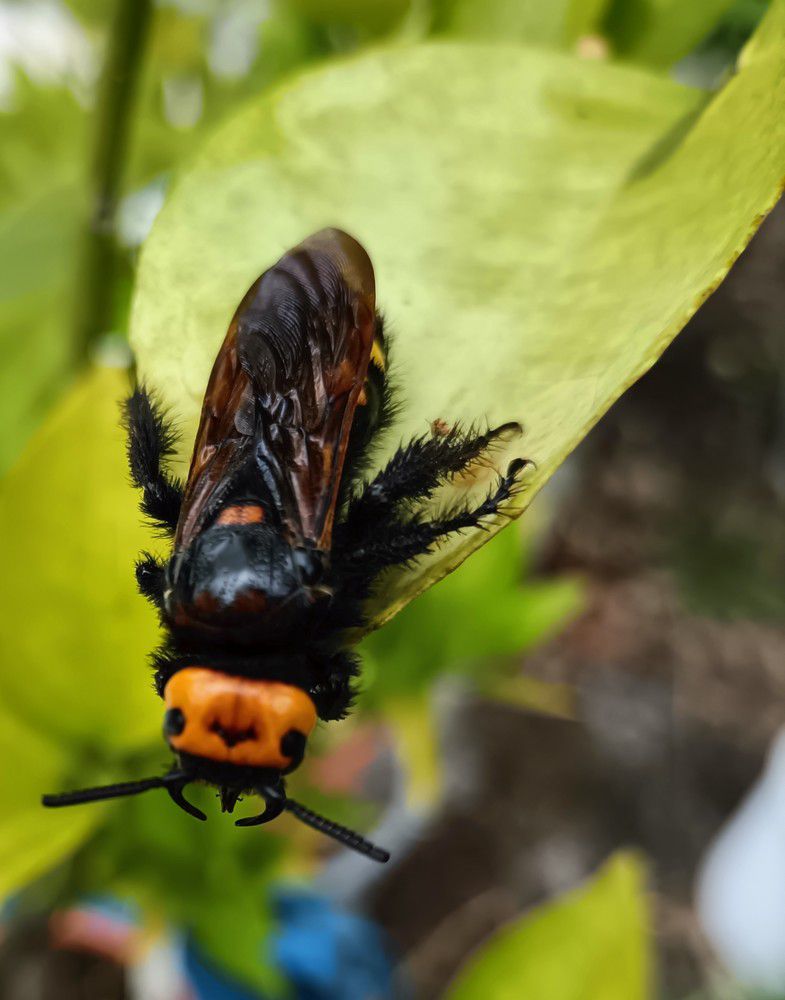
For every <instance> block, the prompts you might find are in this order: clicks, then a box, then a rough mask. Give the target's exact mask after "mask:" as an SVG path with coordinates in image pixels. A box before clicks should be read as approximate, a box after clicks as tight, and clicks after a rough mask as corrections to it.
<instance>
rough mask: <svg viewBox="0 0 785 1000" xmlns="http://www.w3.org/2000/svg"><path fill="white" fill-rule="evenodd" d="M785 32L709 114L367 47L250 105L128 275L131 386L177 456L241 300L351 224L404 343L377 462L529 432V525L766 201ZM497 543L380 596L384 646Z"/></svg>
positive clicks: (673, 97)
mask: <svg viewBox="0 0 785 1000" xmlns="http://www.w3.org/2000/svg"><path fill="white" fill-rule="evenodd" d="M781 11H782V2H778V3H776V4H775V7H774V8H773V9H772V16H770V17H769V18H767V19H766V21H765V22H764V24H763V25H762V27H761V28H760V39H759V41H758V44H757V45H756V46H752V47H750V48H749V49H748V52H747V54H746V55H745V59H744V61H743V64H742V67H741V69H740V71H739V72H738V73H737V75H736V76H735V77H734V78H733V79H732V80H730V81H729V83H728V85H727V86H726V87H725V88H724V89H723V91H722V92H721V93H719V94H718V95H717V96H716V97H715V98H714V99H713V100H712V101H711V103H709V104H708V105H705V97H704V96H703V95H701V94H698V93H696V92H694V91H692V90H690V89H688V88H684V87H680V86H678V85H677V84H675V83H673V82H671V81H669V80H667V79H663V78H660V77H658V76H654V75H650V74H648V73H645V72H642V71H637V70H635V69H632V68H628V67H623V66H619V65H606V64H601V63H593V62H587V61H582V60H580V59H577V58H573V57H570V56H567V55H563V54H559V53H557V52H551V51H546V50H537V49H533V48H523V47H517V46H501V45H497V46H485V45H468V44H447V43H445V44H423V45H413V46H411V47H397V48H394V49H393V48H391V49H379V50H377V51H374V52H372V53H369V54H366V55H363V56H360V57H358V58H355V59H352V60H348V61H345V62H343V63H334V64H331V65H329V66H327V67H324V68H321V69H318V70H314V71H312V72H309V73H305V74H303V75H301V76H299V77H297V78H296V79H294V80H292V81H290V82H289V83H288V84H287V85H286V86H285V87H283V88H281V89H278V90H276V91H274V92H272V93H270V94H267V95H264V96H262V97H261V98H260V99H258V100H257V101H255V102H254V103H252V104H251V105H250V106H249V107H248V108H247V109H245V110H244V111H243V112H242V113H240V114H239V115H237V116H236V117H235V118H233V119H232V120H231V121H230V122H228V123H227V124H226V125H225V126H224V127H222V128H221V129H219V130H218V132H217V133H216V134H215V135H214V136H213V138H212V139H211V140H210V141H209V142H208V143H207V145H206V146H205V147H204V149H203V151H202V154H201V155H200V156H199V157H198V158H197V159H196V161H195V162H194V163H193V164H192V165H191V167H190V169H188V170H187V171H186V172H185V173H184V174H183V176H181V178H180V180H179V183H178V184H177V185H176V188H175V190H174V192H173V195H172V196H171V198H170V200H169V202H168V204H167V205H166V206H165V208H164V210H163V212H162V213H161V215H160V216H159V218H158V221H157V223H156V225H155V227H154V229H153V232H152V234H151V237H150V239H149V240H148V243H147V245H146V247H145V249H144V252H143V255H142V259H141V262H140V268H139V274H138V280H137V287H136V294H135V300H134V306H133V312H132V339H133V343H134V346H135V349H136V351H137V356H138V362H139V368H140V371H141V373H142V374H143V376H144V377H145V378H146V379H147V380H148V381H150V382H151V383H152V384H153V385H154V386H155V387H156V388H158V389H159V390H160V391H161V393H162V394H163V396H164V398H165V399H166V401H167V402H168V403H169V404H170V405H171V406H172V407H173V408H174V409H175V410H176V411H177V412H178V413H179V415H180V416H181V417H182V418H183V419H184V423H185V426H187V427H188V428H189V431H190V434H187V435H186V438H185V444H186V447H188V446H189V445H190V440H191V436H190V435H192V434H193V430H194V427H195V422H196V417H197V413H198V410H199V406H200V401H201V397H202V394H203V391H204V387H205V384H206V380H207V376H208V374H209V371H210V367H211V365H212V362H213V359H214V356H215V353H216V351H217V349H218V346H219V345H220V343H221V340H222V338H223V335H224V332H225V330H226V327H227V324H228V321H229V318H230V316H231V314H232V312H233V310H234V308H235V306H236V304H237V302H238V301H239V300H240V298H241V297H242V295H243V294H244V292H245V290H246V288H247V287H248V285H249V284H250V283H251V281H252V280H253V279H254V278H255V276H256V275H257V274H258V273H259V272H260V271H261V270H263V269H264V268H265V267H267V266H268V265H270V264H271V263H272V262H273V261H274V260H275V259H276V258H277V257H278V256H279V255H280V253H282V252H283V251H284V250H286V249H287V248H288V247H289V246H291V245H293V244H295V243H297V242H298V241H299V240H301V239H302V238H303V237H304V236H305V235H307V234H308V233H309V232H312V231H314V230H316V229H318V228H320V227H322V226H324V225H339V226H342V227H344V228H346V229H348V230H349V231H350V232H353V233H354V234H355V235H356V236H357V237H358V238H359V239H360V240H361V241H362V242H363V243H364V244H365V245H366V246H367V248H368V250H369V252H370V254H371V257H372V259H373V260H374V262H375V265H376V270H377V278H378V294H379V302H380V305H381V306H382V308H383V309H384V310H385V312H386V315H387V317H388V319H389V323H390V329H391V330H392V332H393V336H394V338H395V348H394V351H395V357H396V361H397V372H398V377H399V381H400V384H401V387H402V393H401V395H402V401H403V404H404V405H403V410H402V415H401V418H400V420H399V422H398V425H397V427H396V428H395V432H394V435H393V436H392V439H391V440H390V441H388V444H390V443H392V440H394V439H398V438H400V437H403V438H406V437H408V436H409V435H411V434H413V433H419V432H422V430H423V429H424V428H426V427H427V426H428V423H429V422H430V421H432V420H434V419H435V418H440V419H443V420H446V421H448V422H452V421H454V420H459V419H462V420H475V419H478V418H483V417H487V418H488V420H490V421H491V422H492V423H495V422H500V421H506V420H511V419H515V418H517V419H520V420H521V421H522V422H523V424H524V425H525V427H526V429H527V433H526V436H525V437H524V438H523V440H521V441H516V442H514V443H513V444H511V445H510V446H509V448H508V449H507V451H506V452H505V453H503V454H500V455H499V465H500V466H504V464H505V463H506V462H507V461H508V460H509V459H510V458H511V457H513V456H514V455H518V454H521V453H522V454H524V455H526V456H528V457H530V458H533V459H535V460H536V463H537V467H536V471H535V472H534V474H533V476H532V477H531V479H530V483H529V488H528V490H527V491H526V493H525V494H524V495H523V496H522V498H521V499H520V500H519V501H518V505H517V511H520V510H521V509H523V507H525V505H526V504H527V503H528V502H529V501H530V500H531V498H532V497H533V496H534V494H535V493H536V491H537V490H538V489H539V488H540V487H541V486H542V485H543V484H544V483H545V482H546V480H547V479H548V478H549V476H550V475H551V474H552V473H553V471H554V470H555V469H556V468H557V466H558V465H559V464H560V463H561V462H562V461H563V459H564V458H565V456H566V455H567V454H569V452H570V451H571V449H572V448H574V447H575V445H576V444H577V443H578V441H580V439H581V438H582V437H583V436H584V435H585V434H586V432H587V431H588V430H589V428H590V427H591V426H592V425H593V424H594V423H595V421H596V420H597V419H598V418H599V417H600V416H601V415H602V414H603V413H604V412H605V411H606V410H607V408H608V407H609V406H610V405H611V403H612V402H613V401H614V400H615V399H616V398H617V397H618V396H619V395H620V394H621V393H622V392H623V391H624V389H625V388H626V387H627V386H629V385H630V384H631V382H633V381H634V380H635V379H636V378H638V377H639V376H640V375H641V374H642V373H643V372H644V371H645V370H646V369H647V368H648V367H649V366H650V365H651V364H652V363H653V362H654V361H655V360H656V359H657V357H658V356H659V354H660V353H661V352H662V351H663V350H664V348H665V347H666V346H667V344H668V343H669V342H670V340H671V339H672V338H673V337H674V336H675V335H676V334H677V333H678V331H679V330H680V329H681V328H682V327H683V326H684V324H685V323H686V321H687V320H688V318H689V317H690V315H691V314H692V313H693V312H694V311H695V309H696V308H697V307H698V305H699V304H700V303H701V302H702V301H703V299H704V298H705V297H706V296H707V295H708V294H710V292H711V291H712V290H713V289H714V288H715V287H716V285H717V284H718V283H719V281H721V280H722V278H723V276H724V275H725V274H726V272H727V270H728V268H729V267H730V265H731V264H732V262H733V261H734V260H735V258H736V256H737V255H738V254H739V253H740V251H741V250H742V249H743V247H744V246H745V245H746V243H747V241H748V240H749V238H750V236H751V235H752V233H753V232H754V230H755V228H756V226H757V225H758V223H759V222H760V221H761V219H762V218H763V216H764V215H765V213H766V212H767V211H768V210H769V209H770V208H771V206H772V205H773V204H774V202H775V200H776V198H777V197H778V194H779V192H780V188H781V184H782V180H783V177H785V32H783V30H782V23H781ZM777 12H779V14H778V16H774V15H775V14H777ZM778 17H779V20H778ZM764 40H765V43H764ZM483 485H484V486H485V487H486V488H487V481H486V483H485V484H482V483H481V484H480V488H483ZM442 499H444V498H442ZM487 537H488V534H487V533H483V532H476V533H473V534H467V535H465V536H464V537H463V538H462V539H460V540H458V541H456V542H455V543H454V544H452V545H446V546H444V547H443V548H442V549H441V550H440V551H439V552H438V553H437V554H436V555H435V556H434V557H432V558H431V559H428V560H423V561H422V562H421V563H420V564H419V565H418V567H417V568H416V570H415V571H413V572H403V573H400V574H397V575H396V574H390V575H389V576H388V577H387V578H386V581H385V585H384V587H383V588H382V590H381V591H380V594H379V598H378V602H377V606H376V608H375V620H376V623H380V622H382V621H384V620H385V619H386V618H387V617H389V616H390V615H392V614H394V613H395V612H396V611H397V610H399V609H400V608H401V607H403V605H404V604H406V603H407V602H408V601H409V600H410V599H411V598H412V597H413V596H415V595H416V594H417V593H419V592H420V591H422V590H423V589H425V588H426V587H427V586H429V585H430V584H431V583H433V582H435V581H436V580H438V579H440V578H441V577H442V576H444V575H445V574H446V573H447V572H449V571H450V570H451V569H453V568H454V567H455V566H457V565H458V564H459V563H460V562H461V561H462V560H463V559H464V558H465V557H466V556H467V555H468V554H469V553H470V552H471V551H472V550H473V549H475V548H476V547H477V546H479V545H480V544H482V542H483V541H484V540H486V539H487Z"/></svg>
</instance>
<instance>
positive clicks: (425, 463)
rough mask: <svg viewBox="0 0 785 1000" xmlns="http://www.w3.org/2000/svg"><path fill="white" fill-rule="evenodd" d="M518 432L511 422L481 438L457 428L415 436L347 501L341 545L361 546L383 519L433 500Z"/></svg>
mask: <svg viewBox="0 0 785 1000" xmlns="http://www.w3.org/2000/svg"><path fill="white" fill-rule="evenodd" d="M520 431H521V427H520V424H518V423H514V422H512V423H507V424H502V425H501V426H499V427H494V428H492V429H491V430H488V431H485V432H484V433H482V434H478V433H474V432H472V431H471V429H469V430H463V429H462V428H460V427H454V428H452V429H451V430H448V431H447V432H446V433H443V434H437V433H435V434H432V435H423V436H421V437H417V438H414V440H412V441H410V442H409V444H407V445H405V446H403V447H401V448H399V449H398V451H397V452H396V453H395V454H394V455H393V457H392V458H391V459H390V461H389V462H388V463H387V465H386V466H385V468H384V469H382V471H381V472H380V473H379V474H378V475H377V476H376V477H375V478H374V479H373V480H372V481H371V482H370V483H368V485H367V486H366V487H365V489H364V490H363V492H362V493H361V494H360V495H359V496H357V497H355V498H354V499H353V500H352V501H351V502H350V503H349V507H348V509H347V512H346V517H345V518H344V519H343V521H342V523H341V525H340V527H339V529H338V531H337V538H338V540H339V544H340V543H344V544H346V545H348V546H353V545H356V544H357V543H358V542H360V543H361V542H362V541H364V540H365V538H366V537H370V536H371V535H372V534H373V533H374V532H376V531H377V530H378V527H379V522H380V521H382V520H385V519H389V517H390V516H391V514H392V513H393V512H394V510H395V508H396V506H397V505H398V504H401V503H412V502H415V501H417V500H426V499H429V498H430V497H431V496H432V495H433V492H434V490H436V489H437V487H439V486H440V485H442V484H443V483H445V482H447V481H449V480H450V479H451V478H452V477H453V476H455V475H456V474H457V473H459V472H462V471H463V470H464V469H466V468H467V467H468V466H470V465H471V464H472V463H473V462H476V461H477V460H478V459H479V458H480V457H481V456H482V455H483V454H484V453H485V452H486V451H487V450H488V449H489V448H490V447H491V446H492V445H493V444H494V442H496V441H498V440H500V439H503V438H504V437H507V436H511V435H513V434H520Z"/></svg>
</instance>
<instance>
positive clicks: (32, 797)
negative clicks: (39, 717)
mask: <svg viewBox="0 0 785 1000" xmlns="http://www.w3.org/2000/svg"><path fill="white" fill-rule="evenodd" d="M5 666H6V669H7V668H8V664H6V665H5ZM0 756H2V760H3V762H4V764H3V767H2V768H0V801H2V803H3V809H2V813H1V814H0V900H2V899H4V898H6V897H7V896H8V895H9V894H10V893H12V892H14V891H15V890H16V889H19V888H20V887H21V886H23V885H25V884H26V883H28V882H29V881H30V880H31V879H33V878H35V877H36V876H37V875H40V874H41V873H42V872H44V871H46V870H47V869H48V868H51V867H52V866H53V865H55V864H57V862H59V861H60V860H61V859H62V858H64V857H66V856H67V855H68V854H69V853H70V852H71V851H72V850H73V849H74V848H75V847H76V846H77V845H78V844H79V843H80V842H81V841H82V840H83V839H84V838H85V837H87V835H88V833H89V832H90V831H91V830H92V829H93V827H94V826H95V825H96V824H97V823H98V821H99V820H100V819H101V817H102V810H101V808H100V806H99V807H98V809H70V810H69V809H66V810H63V812H61V813H49V814H47V813H46V812H45V810H44V808H43V806H42V805H41V794H42V793H43V792H48V791H57V790H58V789H59V788H60V785H61V782H62V780H63V777H64V775H65V774H66V771H67V768H68V763H69V761H68V754H67V752H65V751H64V750H63V748H62V747H61V746H60V745H58V743H57V741H56V740H55V739H50V738H48V737H47V736H45V735H42V734H41V733H40V732H36V730H34V729H32V728H30V727H29V726H26V725H25V724H24V723H23V722H21V721H20V719H18V718H17V717H16V716H15V715H14V713H13V712H11V711H9V710H8V709H7V708H6V706H5V705H3V704H2V703H0Z"/></svg>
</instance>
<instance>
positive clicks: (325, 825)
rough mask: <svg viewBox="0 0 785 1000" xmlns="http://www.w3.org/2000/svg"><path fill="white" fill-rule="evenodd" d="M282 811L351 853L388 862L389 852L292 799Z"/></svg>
mask: <svg viewBox="0 0 785 1000" xmlns="http://www.w3.org/2000/svg"><path fill="white" fill-rule="evenodd" d="M284 809H286V810H287V811H288V812H290V813H291V814H292V815H293V816H296V817H297V819H299V820H300V822H301V823H305V825H306V826H310V827H311V828H312V829H314V830H318V831H319V833H323V834H325V835H326V836H327V837H332V838H333V840H337V841H338V843H339V844H343V846H344V847H351V849H352V850H353V851H357V852H358V853H359V854H364V855H365V856H366V857H367V858H371V859H372V860H373V861H378V862H380V863H381V864H385V862H387V861H389V860H390V852H389V851H385V850H384V848H383V847H377V846H376V845H375V844H372V843H371V842H370V840H366V839H365V838H364V837H361V836H360V834H359V833H355V832H354V830H350V829H349V828H348V827H345V826H341V824H340V823H334V822H333V821H332V820H331V819H326V818H325V817H324V816H320V815H319V814H318V813H315V812H313V811H312V810H310V809H308V808H306V807H305V806H304V805H301V804H300V803H299V802H295V801H294V799H287V800H286V803H285V805H284Z"/></svg>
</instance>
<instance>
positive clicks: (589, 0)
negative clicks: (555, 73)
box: [434, 0, 608, 47]
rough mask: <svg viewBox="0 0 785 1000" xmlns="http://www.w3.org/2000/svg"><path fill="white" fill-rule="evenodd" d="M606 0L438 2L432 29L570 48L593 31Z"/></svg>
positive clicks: (474, 37) (444, 0)
mask: <svg viewBox="0 0 785 1000" xmlns="http://www.w3.org/2000/svg"><path fill="white" fill-rule="evenodd" d="M607 5H608V0H549V2H548V3H542V0H485V2H483V3H477V0H441V2H436V4H435V10H436V16H435V24H434V28H435V30H436V32H437V33H439V34H446V35H454V36H461V37H463V38H466V39H471V40H479V39H492V38H495V39H498V40H500V41H504V42H512V41H516V42H523V43H524V44H526V45H554V46H565V47H567V46H571V45H573V44H574V43H575V42H576V40H577V39H578V38H579V37H580V36H581V35H584V34H588V33H589V32H591V31H593V30H595V29H596V27H597V25H598V23H599V22H600V20H601V18H602V15H603V13H604V11H605V8H606V7H607Z"/></svg>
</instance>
